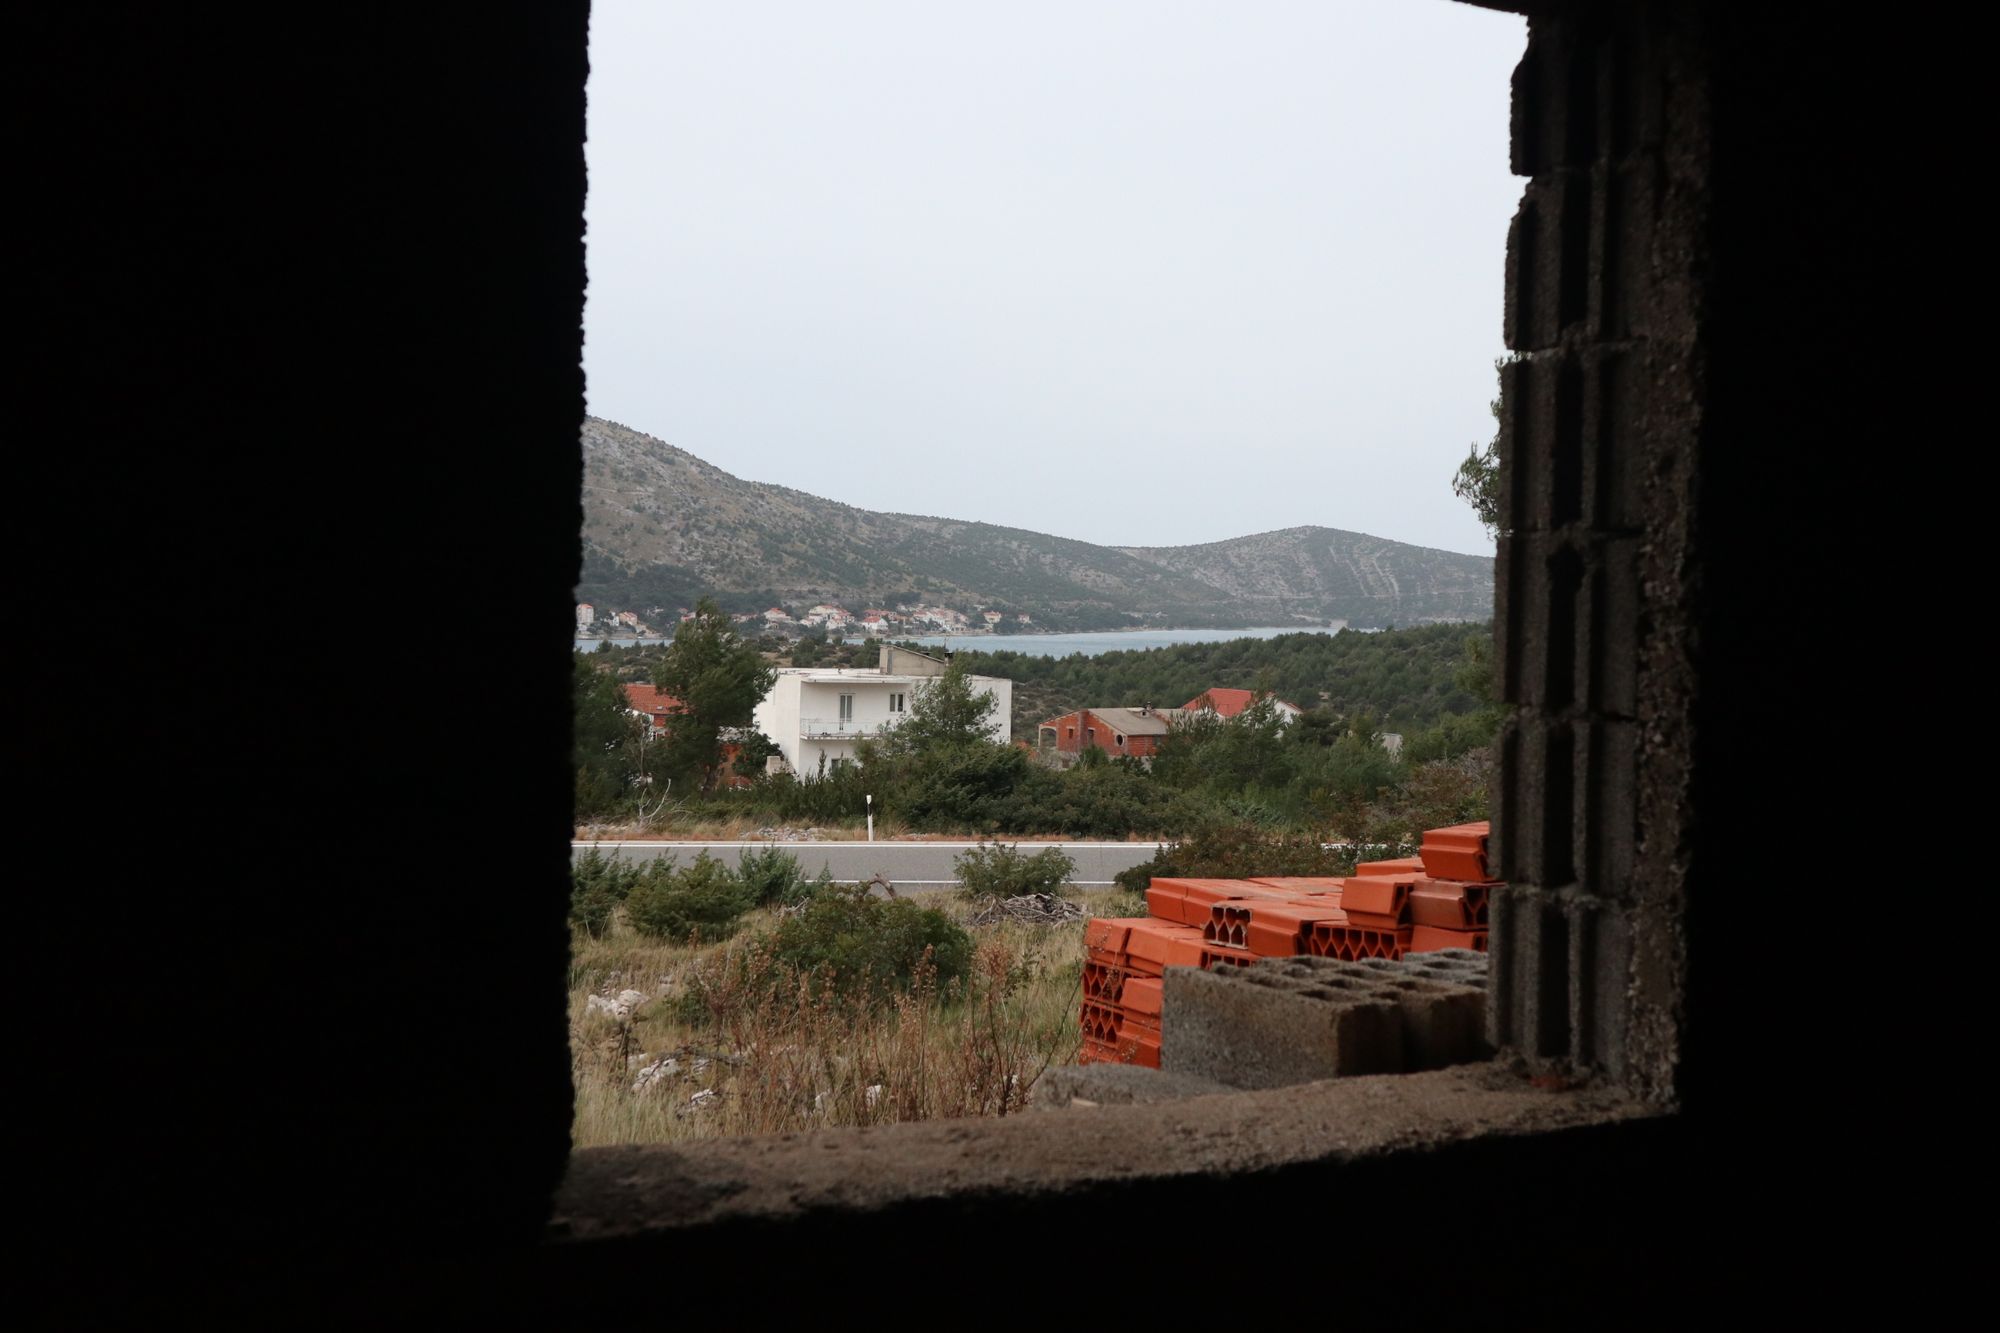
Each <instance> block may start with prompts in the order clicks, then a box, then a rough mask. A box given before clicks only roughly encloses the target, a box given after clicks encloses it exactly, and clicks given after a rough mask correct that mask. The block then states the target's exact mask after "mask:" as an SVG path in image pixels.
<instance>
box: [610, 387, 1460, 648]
mask: <svg viewBox="0 0 2000 1333" xmlns="http://www.w3.org/2000/svg"><path fill="white" fill-rule="evenodd" d="M583 452H584V492H583V494H584V524H583V541H584V569H583V580H582V583H581V585H580V587H579V595H580V596H581V598H582V599H583V600H586V601H590V602H594V603H598V604H602V605H610V606H616V607H631V608H642V607H652V606H663V607H675V606H690V605H692V604H693V603H694V600H695V598H697V597H699V596H702V595H704V594H706V595H710V596H713V597H715V598H716V599H717V600H718V601H720V602H721V603H722V604H723V605H724V606H725V607H727V608H729V609H731V610H761V609H763V608H764V607H765V606H769V605H771V604H773V603H781V604H790V605H797V604H800V603H812V602H819V601H833V602H840V603H842V604H844V605H846V606H848V607H850V608H851V609H857V610H858V609H860V608H862V607H864V606H892V605H895V604H896V603H898V602H935V603H940V604H943V605H947V606H952V607H956V608H960V609H971V608H975V607H983V608H993V609H996V610H1001V611H1006V612H1010V613H1011V612H1017V611H1018V612H1026V613H1028V614H1029V615H1032V616H1033V617H1034V619H1035V623H1036V624H1037V625H1038V626H1040V627H1042V628H1045V629H1091V628H1107V627H1125V626H1132V625H1180V626H1232V627H1233V626H1252V625H1283V624H1291V623H1300V624H1307V623H1310V624H1323V623H1325V622H1326V621H1327V620H1330V619H1335V618H1339V619H1345V620H1347V621H1349V622H1351V623H1352V624H1355V625H1357V626H1373V625H1384V624H1413V623H1421V622H1428V621H1444V620H1483V619H1486V618H1488V617H1490V616H1491V615H1492V613H1493V561H1492V559H1491V558H1490V557H1487V556H1473V555H1460V554H1457V553H1455V552H1451V551H1437V550H1431V549H1429V548H1426V547H1419V546H1410V545H1407V544H1405V543H1402V542H1394V541H1389V540H1387V539H1385V538H1381V537H1372V536H1368V535H1366V534H1364V533H1355V532H1342V531H1339V530H1337V529H1333V528H1317V527H1306V528H1289V529H1286V530H1284V531H1281V532H1268V533H1260V534H1257V535H1254V536H1248V537H1238V538H1234V539H1232V540H1230V541H1223V542H1210V543H1206V544H1204V545H1201V546H1167V547H1113V546H1097V545H1093V544H1092V543H1089V542H1083V541H1075V540H1072V539H1070V538H1065V537H1054V536H1050V535H1048V534H1046V533H1040V532H1029V531H1027V530H1025V529H1022V528H1009V527H1001V526H998V525H995V524H991V523H971V522H963V521H960V520H956V519H949V518H937V517H930V516H924V515H916V514H889V513H879V512H876V511H874V510H868V509H857V508H854V507H853V506H851V505H844V504H840V503H838V502H837V501H833V500H826V499H822V498H820V497H819V496H815V495H808V494H807V493H805V492H804V491H798V490H793V489H791V488H790V487H786V486H773V485H767V484H765V483H762V482H753V481H745V480H743V479H741V478H738V477H733V476H731V475H730V474H728V473H727V472H724V471H722V470H721V469H720V468H717V467H713V466H711V465H709V464H708V463H704V462H703V461H702V460H700V459H699V458H696V457H695V456H694V455H692V454H690V453H688V452H687V451H685V450H683V449H677V448H675V447H674V446H673V445H670V444H668V443H666V442H665V441H663V440H658V439H655V438H653V437H652V436H650V435H645V434H642V433H640V432H638V431H635V430H631V429H629V428H627V427H625V426H620V425H617V424H615V423H613V422H609V421H602V420H599V419H597V418H594V417H593V418H589V419H587V420H586V421H585V423H584V427H583Z"/></svg>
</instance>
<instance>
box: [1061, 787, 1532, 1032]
mask: <svg viewBox="0 0 2000 1333" xmlns="http://www.w3.org/2000/svg"><path fill="white" fill-rule="evenodd" d="M1487 832H1488V825H1487V824H1485V823H1483V822H1482V823H1478V824H1460V825H1457V826H1455V827H1452V828H1439V829H1430V830H1428V831H1427V832H1426V833H1425V834H1424V838H1423V842H1422V844H1421V845H1420V847H1419V848H1418V854H1417V855H1416V856H1411V857H1404V858H1402V859H1400V860H1395V861H1364V862H1362V863H1361V864H1360V865H1358V866H1356V867H1355V868H1354V873H1353V874H1352V875H1349V876H1346V877H1345V878H1340V879H1334V878H1309V877H1296V876H1292V877H1286V876H1278V877H1269V878H1260V879H1165V878H1162V879H1155V880H1154V881H1153V883H1152V887H1151V888H1149V889H1147V890H1146V911H1147V913H1148V915H1146V916H1134V917H1097V918H1095V919H1093V920H1092V921H1091V922H1090V923H1089V925H1088V926H1086V927H1085V932H1084V945H1085V948H1086V957H1085V961H1084V965H1083V1012H1082V1015H1081V1022H1082V1026H1083V1054H1082V1056H1081V1058H1080V1060H1079V1063H1081V1064H1096V1063H1120V1064H1137V1065H1147V1066H1149V1067H1151V1068H1154V1069H1158V1068H1159V1067H1160V978H1161V976H1162V975H1163V973H1164V972H1165V970H1166V969H1167V968H1169V967H1213V966H1215V965H1216V964H1218V963H1249V962H1252V961H1254V960H1256V959H1258V958H1287V957H1293V956H1296V955H1300V954H1305V955H1310V956H1313V957H1320V958H1344V959H1358V958H1390V959H1395V958H1401V957H1402V956H1403V955H1404V954H1406V953H1425V952H1429V951H1432V950H1437V949H1476V950H1479V951H1480V952H1482V953H1483V952H1484V951H1485V949H1486V911H1487V901H1488V899H1489V898H1490V897H1491V895H1492V891H1493V890H1494V889H1495V888H1497V887H1498V885H1497V883H1496V882H1495V881H1494V880H1493V879H1492V878H1491V877H1490V876H1489V874H1488V870H1487V862H1486V838H1487Z"/></svg>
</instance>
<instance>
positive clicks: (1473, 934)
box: [1405, 926, 1486, 957]
mask: <svg viewBox="0 0 2000 1333" xmlns="http://www.w3.org/2000/svg"><path fill="white" fill-rule="evenodd" d="M1441 949H1454V950H1456V949H1471V950H1474V951H1475V952H1478V953H1485V952H1486V932H1485V931H1484V930H1444V929H1441V928H1439V927H1437V926H1413V927H1411V929H1410V946H1409V948H1408V950H1406V955H1405V956H1407V957H1414V956H1415V955H1417V954H1420V953H1431V952H1433V951H1436V950H1441Z"/></svg>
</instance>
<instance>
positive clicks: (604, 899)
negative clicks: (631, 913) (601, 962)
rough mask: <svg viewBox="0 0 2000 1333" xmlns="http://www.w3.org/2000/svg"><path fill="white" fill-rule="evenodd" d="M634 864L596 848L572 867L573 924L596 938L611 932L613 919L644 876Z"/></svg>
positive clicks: (570, 908) (639, 866)
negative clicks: (614, 914) (607, 854)
mask: <svg viewBox="0 0 2000 1333" xmlns="http://www.w3.org/2000/svg"><path fill="white" fill-rule="evenodd" d="M644 874H645V868H644V867H642V866H641V865H640V864H639V863H638V862H635V861H621V860H618V859H616V858H614V857H609V856H606V855H605V854H604V853H603V852H601V851H599V850H598V849H597V848H595V847H593V848H591V849H590V850H589V851H587V852H585V853H584V854H583V858H582V859H581V860H579V861H577V862H576V863H575V864H574V865H572V866H571V867H570V872H569V920H570V924H571V925H573V926H575V927H577V928H578V929H580V930H582V931H583V932H584V933H585V934H587V935H589V936H590V937H591V938H593V939H596V938H600V937H602V936H603V934H604V933H605V932H606V931H607V930H609V929H611V916H612V913H613V912H614V911H616V910H617V907H618V905H619V904H620V903H622V902H624V901H625V898H626V895H628V894H630V893H631V891H632V886H633V885H635V884H637V883H638V882H639V880H640V879H641V878H642V877H643V876H644Z"/></svg>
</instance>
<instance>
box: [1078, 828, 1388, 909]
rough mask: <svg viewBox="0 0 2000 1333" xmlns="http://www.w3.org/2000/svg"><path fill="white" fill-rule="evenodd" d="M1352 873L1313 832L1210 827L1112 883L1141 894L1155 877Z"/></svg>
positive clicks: (1345, 858)
mask: <svg viewBox="0 0 2000 1333" xmlns="http://www.w3.org/2000/svg"><path fill="white" fill-rule="evenodd" d="M1353 870H1354V858H1353V855H1352V853H1347V854H1343V853H1342V852H1340V851H1338V850H1335V849H1333V848H1329V847H1328V846H1327V845H1326V843H1325V841H1324V839H1323V838H1322V837H1321V836H1320V835H1319V834H1318V833H1288V832H1283V831H1279V830H1274V829H1267V828H1263V827H1260V826H1258V825H1256V824H1210V825H1208V826H1206V827H1204V828H1200V829H1197V830H1196V831H1195V832H1194V833H1193V834H1192V835H1190V836H1189V837H1187V838H1185V839H1183V840H1181V841H1180V842H1176V843H1173V844H1172V845H1170V846H1167V847H1163V848H1161V849H1160V851H1159V854H1158V855H1156V856H1154V857H1153V859H1152V860H1150V861H1145V862H1142V863H1140V864H1139V865H1136V866H1133V867H1132V868H1131V869H1129V870H1121V871H1119V872H1118V874H1117V875H1116V876H1114V877H1113V878H1114V879H1115V880H1116V882H1117V884H1118V886H1119V887H1120V888H1122V889H1124V890H1125V891H1126V892H1128V893H1144V892H1145V891H1146V887H1147V886H1148V885H1150V884H1151V883H1152V882H1153V876H1155V875H1187V876H1194V877H1197V878H1202V879H1255V878H1258V877H1260V876H1264V875H1345V874H1351V873H1352V872H1353Z"/></svg>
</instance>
